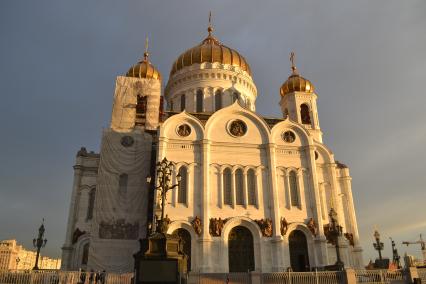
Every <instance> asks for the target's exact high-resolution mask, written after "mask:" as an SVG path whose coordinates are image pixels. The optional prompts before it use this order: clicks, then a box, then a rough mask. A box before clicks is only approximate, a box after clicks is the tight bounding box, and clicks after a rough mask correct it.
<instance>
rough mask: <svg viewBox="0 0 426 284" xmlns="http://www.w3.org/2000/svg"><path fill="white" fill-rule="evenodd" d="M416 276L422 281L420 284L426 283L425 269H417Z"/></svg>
mask: <svg viewBox="0 0 426 284" xmlns="http://www.w3.org/2000/svg"><path fill="white" fill-rule="evenodd" d="M417 274H418V275H419V278H420V279H422V282H425V283H426V268H417Z"/></svg>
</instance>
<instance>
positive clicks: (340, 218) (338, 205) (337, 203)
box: [327, 163, 346, 229]
mask: <svg viewBox="0 0 426 284" xmlns="http://www.w3.org/2000/svg"><path fill="white" fill-rule="evenodd" d="M327 170H328V174H329V177H330V185H331V196H332V199H333V204H334V207H335V208H334V209H335V210H336V212H337V222H338V223H339V225H340V226H343V225H345V222H344V220H345V219H344V212H343V208H342V202H341V199H340V198H339V192H337V190H338V186H337V177H336V164H335V163H332V164H331V163H330V164H327ZM339 199H340V200H339ZM345 229H346V228H345Z"/></svg>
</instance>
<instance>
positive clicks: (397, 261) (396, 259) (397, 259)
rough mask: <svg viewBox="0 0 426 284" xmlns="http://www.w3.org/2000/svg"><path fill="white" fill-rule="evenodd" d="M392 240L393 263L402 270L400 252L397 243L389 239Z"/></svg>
mask: <svg viewBox="0 0 426 284" xmlns="http://www.w3.org/2000/svg"><path fill="white" fill-rule="evenodd" d="M389 239H390V240H391V245H392V259H393V262H394V263H395V264H396V265H397V266H398V268H401V263H400V259H401V257H400V256H399V254H398V250H397V249H396V245H395V241H394V240H392V238H389Z"/></svg>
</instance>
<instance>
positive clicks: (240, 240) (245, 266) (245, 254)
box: [228, 226, 254, 272]
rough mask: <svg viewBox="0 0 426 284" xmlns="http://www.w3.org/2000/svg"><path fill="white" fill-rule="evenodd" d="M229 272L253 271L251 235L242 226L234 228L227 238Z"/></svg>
mask: <svg viewBox="0 0 426 284" xmlns="http://www.w3.org/2000/svg"><path fill="white" fill-rule="evenodd" d="M228 259H229V272H247V271H248V270H250V271H253V270H254V250H253V235H252V234H251V232H250V230H249V229H247V228H246V227H243V226H237V227H234V228H233V229H232V230H231V232H229V237H228Z"/></svg>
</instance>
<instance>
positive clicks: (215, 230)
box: [209, 217, 226, 237]
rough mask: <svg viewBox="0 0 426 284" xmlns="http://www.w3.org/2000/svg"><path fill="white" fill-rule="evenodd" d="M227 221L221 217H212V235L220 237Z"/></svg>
mask: <svg viewBox="0 0 426 284" xmlns="http://www.w3.org/2000/svg"><path fill="white" fill-rule="evenodd" d="M225 222H226V220H222V219H221V218H220V217H219V218H210V226H209V227H210V235H212V236H214V237H220V235H221V234H222V229H223V225H224V224H225Z"/></svg>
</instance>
